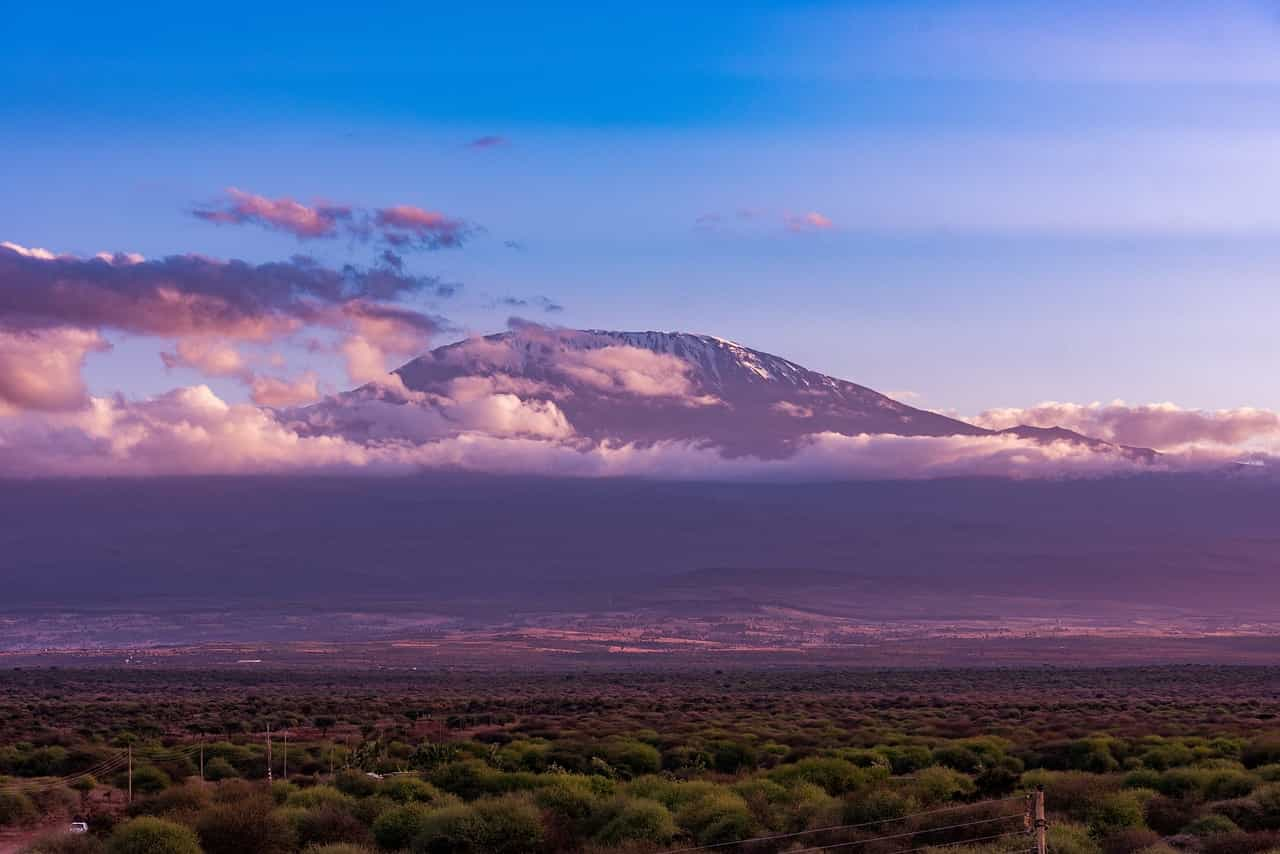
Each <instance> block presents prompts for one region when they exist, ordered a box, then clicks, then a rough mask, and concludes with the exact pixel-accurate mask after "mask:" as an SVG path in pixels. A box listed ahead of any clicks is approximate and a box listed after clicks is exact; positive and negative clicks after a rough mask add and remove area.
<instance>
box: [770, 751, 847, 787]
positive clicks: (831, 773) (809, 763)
mask: <svg viewBox="0 0 1280 854" xmlns="http://www.w3.org/2000/svg"><path fill="white" fill-rule="evenodd" d="M769 778H770V779H771V780H774V781H776V782H778V783H781V784H782V785H783V786H790V785H792V784H794V783H813V784H815V785H817V786H821V787H822V788H823V790H825V791H826V793H827V794H829V795H843V794H846V793H847V792H852V791H853V790H854V789H858V788H861V787H863V786H866V785H867V784H868V783H870V781H871V780H872V775H871V773H870V772H869V771H868V770H867V769H865V768H859V767H858V766H856V765H854V764H853V763H852V762H850V761H848V760H847V759H832V758H828V757H818V756H814V757H810V758H808V759H801V760H800V761H799V762H796V763H793V764H791V765H780V766H778V767H777V768H775V769H773V770H772V771H770V772H769Z"/></svg>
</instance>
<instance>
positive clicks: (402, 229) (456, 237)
mask: <svg viewBox="0 0 1280 854" xmlns="http://www.w3.org/2000/svg"><path fill="white" fill-rule="evenodd" d="M373 222H374V226H375V227H376V228H377V229H378V231H379V232H380V233H381V235H382V238H383V239H384V240H386V241H387V242H388V243H390V244H391V245H392V246H395V247H397V248H399V247H415V248H419V249H443V248H448V247H455V246H461V245H462V242H463V241H464V240H465V239H466V238H468V237H470V236H471V233H472V231H473V228H472V226H471V225H469V224H468V223H466V222H464V221H462V220H460V219H454V218H452V217H447V216H445V215H444V214H442V213H438V212H436V211H428V210H423V209H422V208H419V207H415V206H413V205H396V206H395V207H391V208H380V209H378V210H377V211H375V212H374V219H373Z"/></svg>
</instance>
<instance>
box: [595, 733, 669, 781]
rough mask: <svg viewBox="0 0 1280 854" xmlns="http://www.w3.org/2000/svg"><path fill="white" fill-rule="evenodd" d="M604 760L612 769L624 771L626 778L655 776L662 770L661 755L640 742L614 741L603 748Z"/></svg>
mask: <svg viewBox="0 0 1280 854" xmlns="http://www.w3.org/2000/svg"><path fill="white" fill-rule="evenodd" d="M604 755H605V759H606V760H608V762H609V764H610V765H612V766H613V767H614V768H620V769H623V770H624V771H626V774H627V776H628V777H638V776H640V775H642V774H656V773H657V772H658V771H661V770H662V754H661V753H659V752H658V749H657V748H656V747H654V746H653V745H651V744H645V743H644V742H642V741H629V740H624V741H614V742H610V743H609V744H607V745H606V746H605V751H604Z"/></svg>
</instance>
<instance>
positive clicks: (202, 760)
mask: <svg viewBox="0 0 1280 854" xmlns="http://www.w3.org/2000/svg"><path fill="white" fill-rule="evenodd" d="M200 782H201V783H203V782H204V742H203V741H202V742H200Z"/></svg>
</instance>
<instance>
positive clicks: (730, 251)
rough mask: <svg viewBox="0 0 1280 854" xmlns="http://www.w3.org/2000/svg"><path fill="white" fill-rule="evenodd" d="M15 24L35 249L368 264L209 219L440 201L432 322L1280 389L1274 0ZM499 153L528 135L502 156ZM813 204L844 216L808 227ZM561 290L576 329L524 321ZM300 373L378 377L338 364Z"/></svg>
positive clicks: (378, 7)
mask: <svg viewBox="0 0 1280 854" xmlns="http://www.w3.org/2000/svg"><path fill="white" fill-rule="evenodd" d="M6 21H7V28H8V29H9V31H10V33H11V34H14V35H11V38H10V39H8V40H7V41H8V44H7V45H6V51H5V52H4V53H3V54H0V83H2V84H3V89H4V91H5V97H4V99H3V101H2V102H0V152H3V156H0V186H3V187H4V199H5V204H4V205H2V206H0V240H10V241H13V242H15V243H18V244H22V245H24V246H40V247H47V248H48V249H51V250H54V251H57V252H73V253H77V254H93V253H95V252H99V251H103V250H108V251H133V252H140V253H142V254H144V255H146V256H148V257H157V256H163V255H168V254H175V253H186V252H198V253H203V254H207V255H211V256H215V257H234V258H244V259H247V260H251V261H257V262H262V261H268V260H275V259H283V258H287V257H288V256H290V255H292V254H294V253H297V252H299V251H304V252H307V253H311V254H314V255H316V256H317V257H319V258H321V259H322V260H325V261H327V262H331V263H335V264H340V263H344V262H347V261H357V262H361V263H363V262H366V261H367V260H368V259H369V254H370V253H369V251H368V249H367V247H352V246H350V245H349V244H346V243H344V242H341V241H338V242H331V243H325V244H318V243H317V242H314V241H312V242H307V243H305V244H301V243H299V241H297V240H296V239H294V238H293V237H291V236H289V235H287V234H281V233H277V232H266V231H259V230H253V229H247V228H236V227H225V226H224V227H219V226H214V225H210V224H209V223H207V222H202V221H199V220H197V219H195V218H193V217H192V216H191V215H190V211H191V210H192V209H193V207H195V206H198V205H201V204H207V203H210V202H211V201H213V200H216V199H218V198H219V196H220V194H221V192H222V191H223V188H225V187H228V186H235V187H240V188H243V189H245V190H247V191H250V192H252V193H257V194H261V195H263V196H267V197H270V198H279V197H290V198H294V199H298V200H300V201H304V202H310V201H311V200H315V199H328V200H333V201H337V202H344V203H350V204H354V205H358V206H368V207H378V206H384V205H393V204H400V203H409V204H415V205H420V206H422V207H424V208H427V209H430V210H437V211H443V212H445V213H447V214H449V215H452V216H458V217H462V218H465V219H467V220H469V221H473V222H475V223H478V224H479V225H481V226H482V227H483V228H484V232H483V233H482V234H480V235H479V236H477V237H476V239H474V240H472V241H471V242H470V243H469V244H467V245H466V246H464V247H463V248H460V249H449V250H441V251H437V252H430V253H420V254H417V255H414V256H413V257H412V258H410V259H409V261H408V263H409V264H410V266H411V267H412V269H413V270H414V271H416V272H419V273H423V274H434V275H438V276H440V277H442V278H443V279H445V280H447V281H453V282H458V283H460V284H461V285H462V286H463V288H462V290H461V292H460V294H459V295H458V296H456V297H453V298H451V299H448V300H444V301H438V303H435V304H431V305H424V306H423V308H426V309H430V310H432V311H437V312H439V313H441V314H444V315H445V316H447V317H448V318H449V319H450V320H451V321H453V323H454V324H455V325H456V326H457V328H458V329H459V330H461V331H479V332H488V331H496V330H498V329H501V328H503V326H504V324H505V321H506V318H507V317H508V315H510V314H512V313H522V314H526V315H529V316H536V317H538V319H541V320H548V321H552V322H556V323H562V324H565V325H570V326H575V327H598V328H657V329H681V330H688V331H700V332H709V333H714V334H718V335H722V336H725V337H729V338H734V339H736V340H739V341H741V342H743V343H745V344H748V345H750V346H754V347H756V348H759V349H763V350H767V351H770V352H773V353H776V354H779V355H782V356H786V357H788V358H792V359H794V360H796V361H799V362H801V363H802V364H805V365H807V366H810V367H813V368H816V369H820V370H823V371H826V372H829V373H833V374H837V375H840V376H843V377H846V378H849V379H852V380H854V381H857V382H861V383H864V384H867V385H871V386H873V387H875V388H878V389H880V390H883V391H912V392H915V393H917V394H919V395H920V397H919V398H918V399H913V401H912V402H916V403H919V404H921V405H926V406H929V407H932V408H938V409H947V410H956V411H959V412H962V413H972V412H976V411H978V410H980V409H985V408H988V407H994V406H1016V405H1027V404H1031V403H1034V402H1036V401H1040V400H1045V399H1056V400H1068V401H1077V402H1087V401H1092V400H1110V399H1113V398H1124V399H1126V400H1129V401H1131V402H1149V401H1165V400H1170V401H1175V402H1177V403H1179V404H1180V405H1183V406H1191V407H1207V408H1219V407H1235V406H1245V405H1253V406H1266V407H1277V406H1280V390H1278V389H1277V387H1276V385H1275V383H1274V382H1272V381H1271V374H1272V366H1273V365H1274V364H1275V362H1276V360H1277V355H1280V343H1278V340H1280V339H1278V338H1277V336H1276V335H1275V331H1274V330H1275V324H1274V318H1275V317H1276V316H1277V315H1278V314H1280V296H1277V293H1278V292H1277V288H1276V287H1275V272H1276V269H1277V262H1280V247H1278V243H1277V240H1276V237H1277V235H1278V233H1280V203H1277V201H1276V200H1277V199H1280V98H1277V95H1280V13H1278V12H1277V8H1276V6H1275V5H1274V4H1267V3H1179V2H1173V3H1161V4H1158V5H1156V4H1138V3H1091V2H1084V3H1073V4H1060V3H1054V4H1050V3H1034V2H1022V3H978V2H971V3H961V2H952V3H925V2H917V3H848V4H783V3H731V4H730V3H725V4H716V3H707V4H699V6H698V8H696V9H692V10H691V9H689V8H688V4H648V5H645V6H644V7H643V8H638V7H637V6H635V5H633V4H625V5H624V4H599V3H594V4H557V5H538V6H534V5H532V4H509V5H506V4H472V5H468V6H467V7H466V8H465V9H458V8H449V7H444V6H439V7H433V6H429V5H423V4H403V5H390V4H377V3H367V4H361V5H358V6H357V5H353V4H340V5H339V4H309V5H307V6H305V7H303V6H298V7H294V8H284V7H283V6H276V5H273V4H252V5H250V4H244V3H224V4H218V5H217V8H216V9H213V10H208V9H204V8H197V7H174V6H172V4H165V5H164V6H161V5H158V4H145V3H137V4H127V6H125V7H120V6H115V7H105V6H101V5H100V4H93V5H90V4H83V5H81V4H63V5H62V6H61V7H60V8H58V9H57V10H55V11H51V10H49V9H48V8H47V7H39V6H36V5H35V4H29V5H27V6H25V7H22V8H17V9H11V10H6ZM488 135H493V136H500V137H502V138H503V139H504V140H505V143H504V144H502V145H498V146H494V147H490V148H482V149H477V148H471V147H468V145H467V143H468V142H469V141H470V140H474V139H476V138H479V137H482V136H488ZM743 212H748V213H749V215H744V213H743ZM809 213H820V214H821V215H822V216H823V217H825V218H826V219H828V220H829V221H830V223H831V225H830V227H828V228H817V229H814V228H806V229H801V230H794V229H789V228H788V227H787V222H788V218H795V217H802V216H804V215H806V214H809ZM717 217H718V219H716V218H717ZM700 220H701V224H699V221H700ZM507 241H515V242H517V243H518V244H520V246H521V247H523V248H521V249H512V248H510V247H508V246H506V245H505V244H506V242H507ZM539 296H545V297H547V298H550V299H552V300H554V301H556V302H557V303H561V304H563V305H564V306H565V310H564V311H563V312H562V313H558V314H555V315H540V314H539V313H538V310H537V309H536V307H533V306H530V307H528V308H524V309H519V310H514V309H512V308H511V307H509V306H505V305H502V304H500V300H502V299H503V298H506V297H513V298H522V299H526V300H532V299H534V298H536V297H539ZM457 334H461V332H459V333H457ZM447 337H448V336H445V338H442V339H441V341H442V342H443V340H446V339H447ZM111 339H112V341H113V343H114V345H115V349H114V350H113V351H112V352H110V353H102V354H93V355H90V356H89V361H88V367H87V369H86V376H87V378H88V380H89V383H90V387H91V389H92V390H93V391H94V392H95V393H105V392H109V391H114V390H123V391H125V392H126V393H130V394H151V393H158V392H160V391H163V390H165V389H167V388H170V387H172V386H173V385H175V384H178V383H189V382H192V381H196V380H197V379H199V378H198V377H197V376H196V375H195V374H189V373H184V370H185V369H178V370H175V371H173V372H172V373H167V372H166V371H165V370H164V369H163V367H162V365H161V363H160V360H159V356H158V353H159V351H160V350H162V349H165V348H166V347H167V346H169V342H166V341H162V340H154V339H139V338H132V339H131V338H126V337H122V336H121V335H119V334H113V335H112V336H111ZM288 356H289V369H290V370H291V371H294V372H297V371H299V370H302V369H305V368H312V369H315V370H317V371H319V372H321V374H322V376H323V377H324V378H325V380H326V382H329V383H331V384H332V385H333V386H334V387H341V386H342V385H343V384H344V381H345V378H344V376H343V373H342V370H341V366H340V365H338V364H337V363H336V362H334V361H333V360H332V359H328V360H326V359H322V358H319V357H316V356H314V354H308V353H306V352H304V351H302V350H301V349H300V348H295V350H293V351H291V352H290V353H289V354H288ZM214 385H215V387H217V388H218V391H219V393H220V394H224V395H225V396H226V397H228V398H230V399H236V398H237V397H238V398H243V396H244V391H243V390H242V389H239V388H237V387H236V385H235V384H234V383H232V382H230V381H228V380H225V379H224V380H215V381H214Z"/></svg>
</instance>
